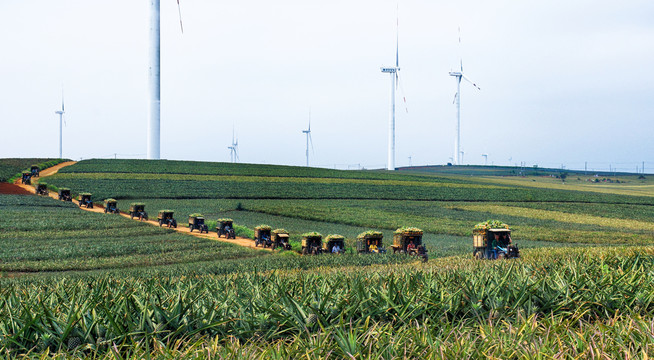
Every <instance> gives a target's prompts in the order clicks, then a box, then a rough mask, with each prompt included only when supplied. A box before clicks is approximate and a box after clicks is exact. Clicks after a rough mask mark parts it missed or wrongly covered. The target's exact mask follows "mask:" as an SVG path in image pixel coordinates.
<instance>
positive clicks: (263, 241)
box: [254, 225, 273, 248]
mask: <svg viewBox="0 0 654 360" xmlns="http://www.w3.org/2000/svg"><path fill="white" fill-rule="evenodd" d="M271 231H272V228H271V227H270V226H268V225H259V226H257V227H255V228H254V246H255V247H256V246H259V245H261V246H262V247H264V248H266V247H272V245H273V241H272V236H271Z"/></svg>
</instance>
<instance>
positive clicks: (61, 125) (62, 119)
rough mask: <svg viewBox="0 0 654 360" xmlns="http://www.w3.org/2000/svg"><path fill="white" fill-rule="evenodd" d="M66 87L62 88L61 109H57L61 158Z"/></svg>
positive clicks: (60, 153)
mask: <svg viewBox="0 0 654 360" xmlns="http://www.w3.org/2000/svg"><path fill="white" fill-rule="evenodd" d="M64 113H65V111H64V89H63V88H62V89H61V110H57V111H55V114H57V115H59V158H60V159H63V158H64V157H63V122H64Z"/></svg>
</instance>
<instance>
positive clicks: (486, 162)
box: [481, 154, 488, 166]
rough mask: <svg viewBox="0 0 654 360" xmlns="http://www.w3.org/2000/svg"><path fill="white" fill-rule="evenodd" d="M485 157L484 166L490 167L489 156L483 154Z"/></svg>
mask: <svg viewBox="0 0 654 360" xmlns="http://www.w3.org/2000/svg"><path fill="white" fill-rule="evenodd" d="M481 156H483V157H484V166H486V165H488V154H481Z"/></svg>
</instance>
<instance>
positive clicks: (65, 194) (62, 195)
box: [59, 188, 73, 201]
mask: <svg viewBox="0 0 654 360" xmlns="http://www.w3.org/2000/svg"><path fill="white" fill-rule="evenodd" d="M59 200H63V201H73V196H72V195H71V194H70V189H68V188H59Z"/></svg>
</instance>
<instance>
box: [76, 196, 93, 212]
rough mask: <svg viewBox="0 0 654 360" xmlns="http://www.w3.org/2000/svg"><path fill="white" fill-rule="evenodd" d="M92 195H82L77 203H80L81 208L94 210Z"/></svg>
mask: <svg viewBox="0 0 654 360" xmlns="http://www.w3.org/2000/svg"><path fill="white" fill-rule="evenodd" d="M91 196H92V195H91V193H80V194H79V197H78V198H77V201H78V202H79V207H82V206H83V207H85V208H87V209H93V201H91Z"/></svg>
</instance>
